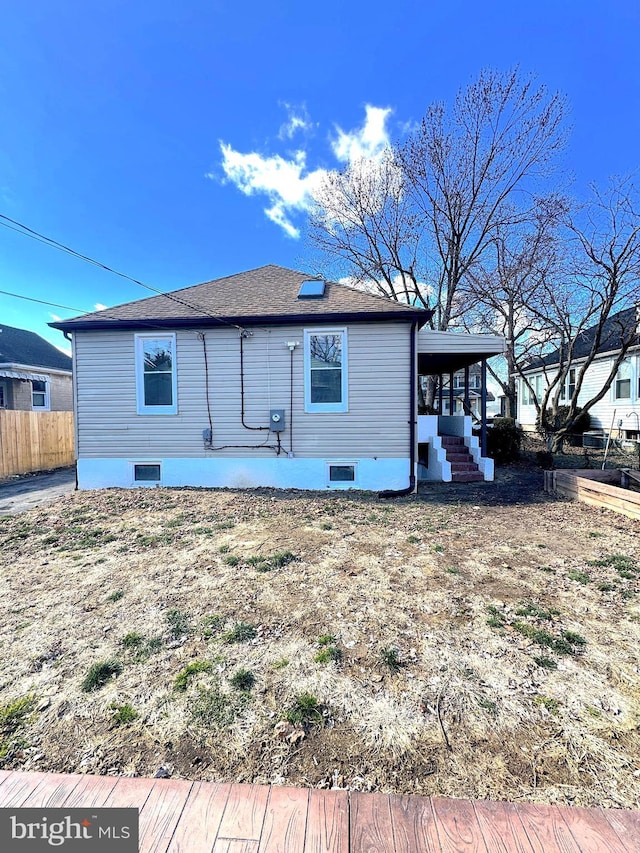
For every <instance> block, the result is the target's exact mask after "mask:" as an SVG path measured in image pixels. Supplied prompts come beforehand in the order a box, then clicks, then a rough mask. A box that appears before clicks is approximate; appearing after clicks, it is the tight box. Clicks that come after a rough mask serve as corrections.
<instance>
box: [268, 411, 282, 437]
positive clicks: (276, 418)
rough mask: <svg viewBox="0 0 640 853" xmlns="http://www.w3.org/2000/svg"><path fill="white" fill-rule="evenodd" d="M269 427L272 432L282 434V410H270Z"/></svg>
mask: <svg viewBox="0 0 640 853" xmlns="http://www.w3.org/2000/svg"><path fill="white" fill-rule="evenodd" d="M269 427H270V428H271V431H272V432H282V431H283V429H284V409H271V411H270V413H269Z"/></svg>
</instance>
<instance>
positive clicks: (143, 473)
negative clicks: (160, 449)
mask: <svg viewBox="0 0 640 853" xmlns="http://www.w3.org/2000/svg"><path fill="white" fill-rule="evenodd" d="M161 479H162V476H161V467H160V463H159V462H134V463H133V480H134V482H136V483H159V482H160V481H161Z"/></svg>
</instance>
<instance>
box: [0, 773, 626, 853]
mask: <svg viewBox="0 0 640 853" xmlns="http://www.w3.org/2000/svg"><path fill="white" fill-rule="evenodd" d="M23 805H24V806H31V807H36V806H61V807H73V806H95V807H96V808H101V807H106V808H108V807H113V806H125V807H126V806H129V807H135V808H138V809H139V812H140V842H141V843H140V853H365V851H366V853H471V851H473V853H638V851H639V850H640V811H630V810H622V809H585V808H579V807H577V806H574V807H566V806H563V807H557V806H545V805H536V804H533V803H518V804H512V803H498V802H484V801H482V802H471V801H469V800H445V799H441V798H434V799H429V798H427V797H418V796H396V795H387V794H362V793H359V792H351V793H350V792H347V791H320V790H317V789H312V790H307V789H304V788H280V787H275V786H274V787H269V786H267V785H240V784H233V785H230V784H218V783H214V782H189V781H187V780H173V779H170V780H166V779H141V778H126V777H113V776H84V775H78V774H76V775H73V774H68V775H67V774H59V773H35V772H34V773H24V772H19V771H0V806H2V807H18V806H23Z"/></svg>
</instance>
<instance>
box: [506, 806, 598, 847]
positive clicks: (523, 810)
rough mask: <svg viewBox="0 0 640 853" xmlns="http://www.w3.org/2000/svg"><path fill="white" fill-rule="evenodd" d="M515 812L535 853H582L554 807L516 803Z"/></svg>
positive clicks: (558, 811) (559, 812)
mask: <svg viewBox="0 0 640 853" xmlns="http://www.w3.org/2000/svg"><path fill="white" fill-rule="evenodd" d="M516 811H517V812H518V817H519V818H520V820H521V821H522V825H523V826H524V829H525V832H526V833H527V837H528V839H529V841H530V842H531V846H532V847H533V849H534V851H535V853H582V851H581V850H580V848H579V847H578V846H577V845H576V843H575V841H574V839H573V836H572V835H571V833H570V832H569V827H568V826H567V824H566V823H565V822H564V820H563V819H562V812H561V811H560V810H559V809H558V808H556V806H539V805H537V804H534V803H518V804H517V805H516Z"/></svg>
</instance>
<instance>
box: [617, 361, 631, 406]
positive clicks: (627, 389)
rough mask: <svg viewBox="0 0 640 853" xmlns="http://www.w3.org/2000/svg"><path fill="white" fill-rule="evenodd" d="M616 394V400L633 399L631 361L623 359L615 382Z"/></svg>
mask: <svg viewBox="0 0 640 853" xmlns="http://www.w3.org/2000/svg"><path fill="white" fill-rule="evenodd" d="M614 395H615V399H616V400H630V399H631V362H630V361H623V362H622V364H621V365H620V367H619V368H618V372H617V373H616V380H615V382H614Z"/></svg>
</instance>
